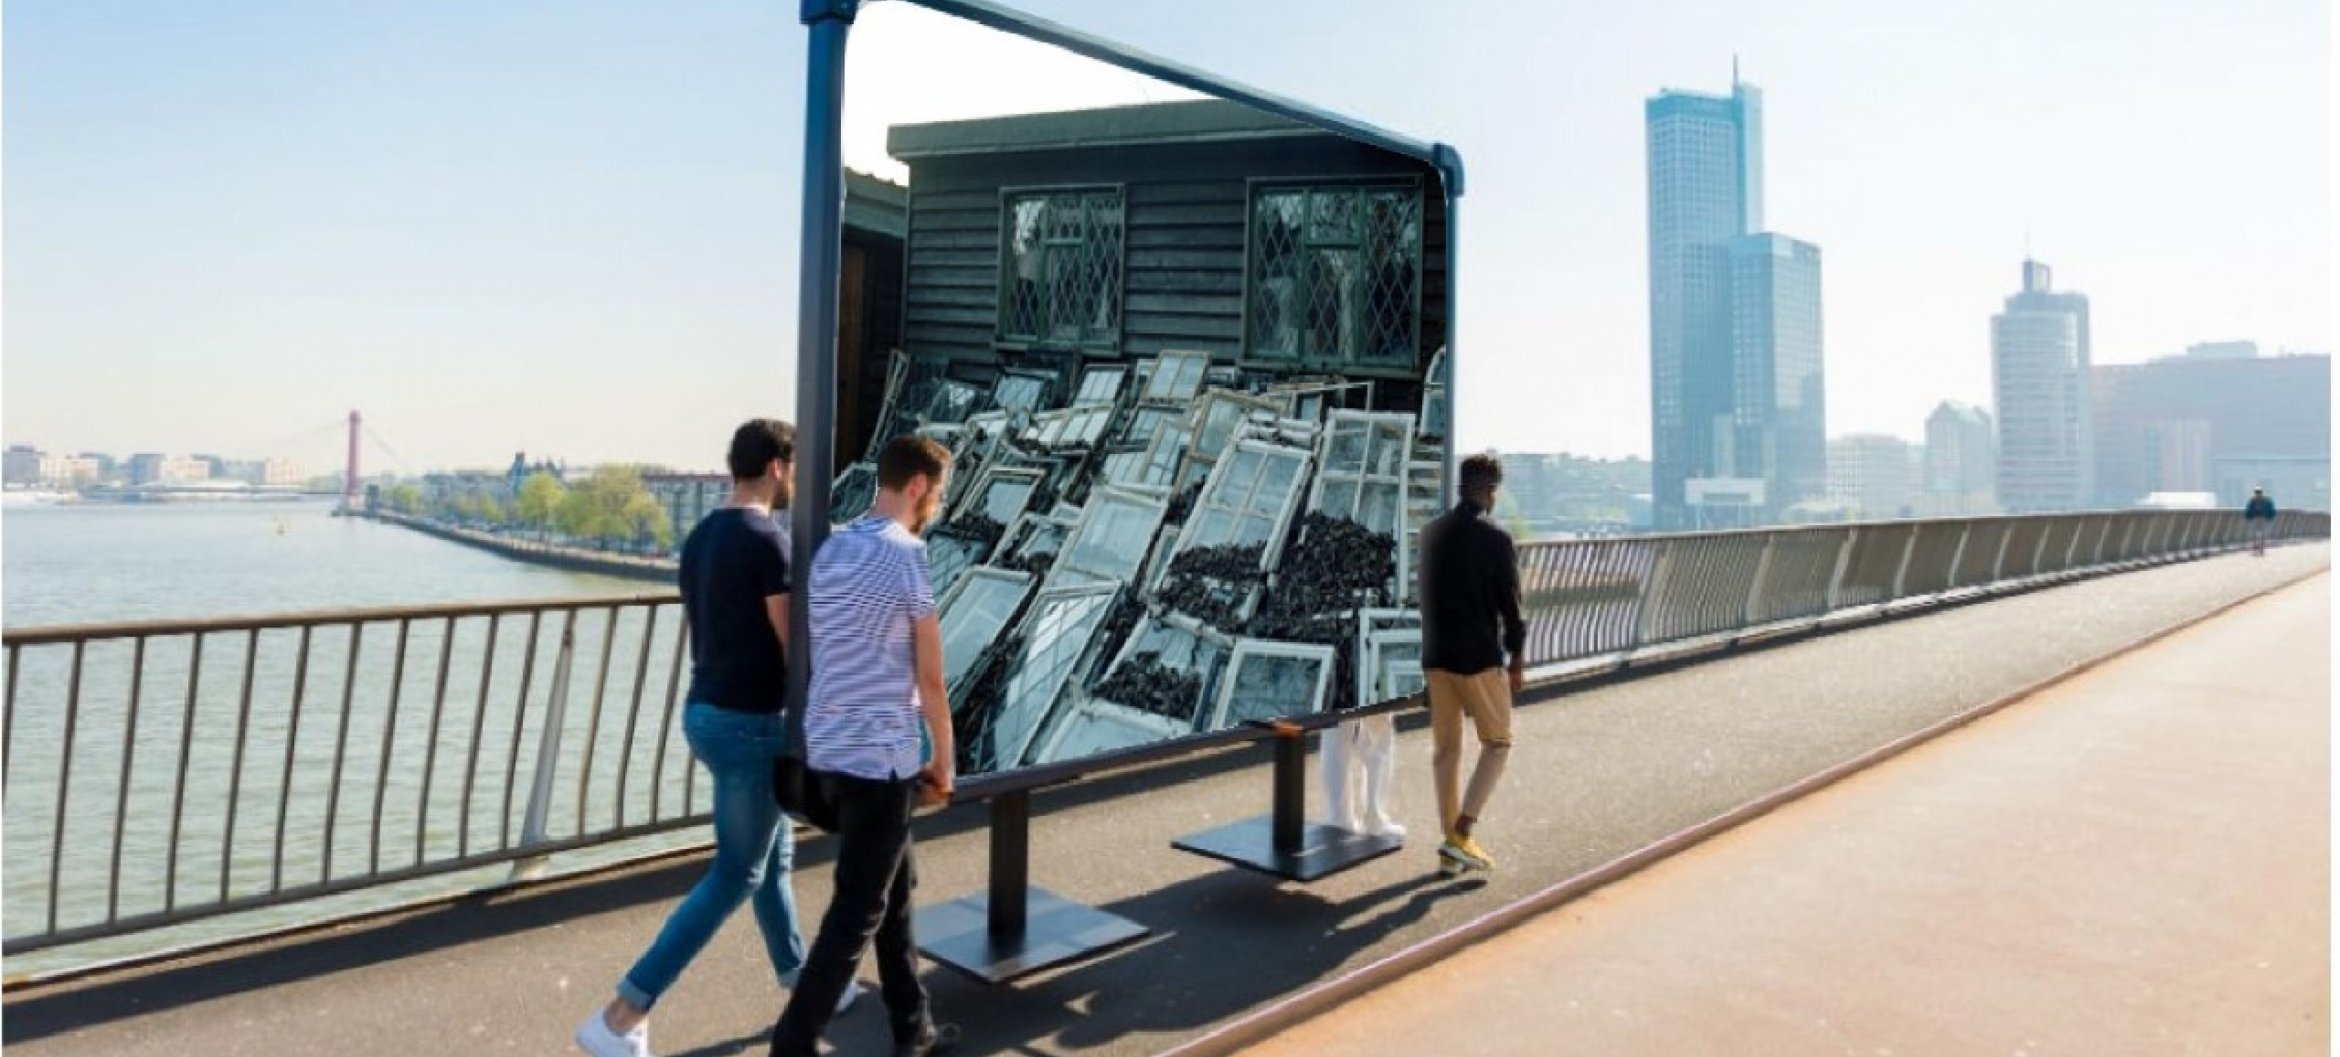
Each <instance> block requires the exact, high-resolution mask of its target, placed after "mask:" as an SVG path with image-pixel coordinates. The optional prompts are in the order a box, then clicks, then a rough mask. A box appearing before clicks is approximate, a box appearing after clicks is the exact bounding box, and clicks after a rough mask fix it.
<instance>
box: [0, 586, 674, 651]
mask: <svg viewBox="0 0 2340 1057" xmlns="http://www.w3.org/2000/svg"><path fill="white" fill-rule="evenodd" d="M681 597H682V596H681V593H680V592H679V591H648V592H632V593H618V594H600V595H572V596H567V597H554V598H521V599H508V600H503V601H487V602H433V603H424V604H422V605H400V606H363V607H356V608H349V609H305V610H296V611H293V612H290V613H253V614H243V615H229V616H222V617H202V618H177V619H171V618H165V619H161V620H122V621H105V622H100V623H92V624H41V625H35V626H33V627H27V628H9V629H6V630H5V631H0V646H10V647H12V646H46V645H55V644H59V643H69V642H74V641H76V640H78V641H83V642H89V641H96V640H102V639H134V638H161V637H163V636H166V635H192V634H195V633H197V632H201V633H204V634H207V635H208V634H214V633H218V632H228V631H275V630H278V629H281V628H303V627H310V628H313V627H321V626H324V625H327V624H372V623H379V622H387V621H393V620H441V619H445V618H448V617H491V616H509V615H512V614H516V613H517V614H526V613H549V612H554V611H557V610H564V609H608V608H613V607H624V606H658V605H668V604H671V603H674V602H676V601H679V600H680V599H681Z"/></svg>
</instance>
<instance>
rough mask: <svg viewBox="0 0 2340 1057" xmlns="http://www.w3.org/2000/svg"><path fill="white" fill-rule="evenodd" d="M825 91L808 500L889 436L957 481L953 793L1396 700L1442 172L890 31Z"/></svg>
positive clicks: (1126, 76)
mask: <svg viewBox="0 0 2340 1057" xmlns="http://www.w3.org/2000/svg"><path fill="white" fill-rule="evenodd" d="M849 70H850V72H849V75H848V81H847V90H846V100H847V111H846V115H847V117H846V127H845V143H846V158H847V168H848V173H847V185H848V198H847V208H846V225H847V227H846V243H847V247H846V249H847V253H846V257H845V275H844V285H843V291H842V293H843V299H842V302H843V303H842V310H843V311H842V316H843V325H842V332H841V334H840V339H841V340H840V356H841V361H842V362H841V363H840V370H839V374H840V394H839V397H840V399H839V420H840V433H841V440H840V444H839V452H840V466H839V469H838V474H837V477H836V482H835V494H834V500H833V507H832V509H833V511H834V516H835V518H836V519H837V520H844V519H846V518H849V517H851V516H854V515H855V514H858V513H859V512H860V511H861V510H863V509H864V508H865V507H866V506H867V504H868V502H869V500H870V498H871V496H872V494H873V492H874V489H875V486H876V474H875V471H874V467H873V466H872V465H871V464H870V462H869V461H868V458H869V457H870V456H872V455H874V452H875V450H876V449H877V447H878V446H880V445H882V444H883V443H884V442H885V441H886V440H887V439H889V438H891V437H894V436H898V435H902V434H906V433H917V434H922V435H925V436H928V437H931V438H933V439H935V440H937V441H939V442H941V443H942V444H943V445H944V446H946V447H947V448H949V449H950V451H951V452H952V453H953V455H954V459H955V462H954V469H953V473H952V477H951V481H950V487H949V491H948V494H947V496H946V501H945V505H944V510H943V514H942V516H941V517H940V518H939V520H938V521H937V523H936V524H935V525H934V526H933V527H932V528H931V529H930V530H929V531H928V534H927V537H926V542H927V547H928V558H929V562H930V567H931V575H932V580H933V585H934V588H935V591H936V595H937V598H938V599H939V601H940V606H941V623H942V629H943V637H944V653H945V656H946V666H947V671H948V680H949V687H950V693H951V702H952V706H953V711H954V718H955V721H956V723H957V730H958V742H959V745H960V752H961V759H960V761H959V765H960V770H961V773H962V774H965V775H975V774H984V773H993V772H999V771H1005V770H1011V769H1014V768H1018V767H1025V766H1031V765H1037V764H1046V763H1054V762H1059V761H1065V760H1073V759H1078V758H1082V757H1088V756H1093V755H1096V754H1099V753H1105V752H1111V751H1114V750H1118V749H1123V748H1128V747H1131V746H1135V745H1140V744H1144V743H1148V742H1153V741H1156V740H1160V739H1165V738H1174V737H1179V736H1182V735H1187V734H1193V733H1197V732H1203V731H1210V730H1216V729H1220V728H1223V727H1227V726H1230V725H1234V724H1239V723H1244V722H1248V721H1253V720H1261V719H1270V718H1276V717H1282V716H1291V715H1298V714H1307V713H1314V712H1319V711H1323V710H1326V709H1345V708H1350V707H1354V706H1356V705H1358V704H1360V703H1371V702H1376V701H1382V700H1387V699H1390V698H1394V697H1399V696H1405V695H1410V694H1412V693H1415V692H1417V691H1418V690H1419V689H1420V687H1421V684H1422V672H1421V665H1420V656H1421V650H1420V631H1419V622H1418V619H1417V617H1416V616H1415V612H1414V608H1413V601H1414V597H1413V596H1414V581H1415V570H1414V555H1415V547H1416V542H1417V539H1416V537H1417V534H1418V532H1419V529H1420V527H1421V525H1422V524H1423V523H1425V522H1426V521H1427V520H1429V519H1430V518H1431V517H1434V516H1435V515H1436V514H1437V513H1438V508H1439V503H1440V495H1441V492H1440V484H1441V477H1440V473H1441V467H1442V465H1443V462H1444V457H1445V445H1446V443H1447V437H1446V435H1447V432H1448V430H1447V423H1446V418H1447V414H1446V410H1445V408H1446V404H1445V399H1444V393H1443V391H1442V390H1441V388H1440V386H1439V385H1438V384H1437V379H1439V378H1442V377H1443V374H1442V373H1441V372H1440V367H1441V364H1440V360H1441V358H1442V356H1443V355H1444V350H1443V345H1444V340H1445V339H1444V335H1445V333H1446V324H1445V311H1446V290H1447V286H1446V275H1445V243H1444V237H1445V202H1446V197H1445V193H1444V191H1443V189H1442V188H1441V186H1440V183H1439V176H1438V173H1437V171H1436V170H1435V169H1433V168H1432V167H1431V166H1429V165H1428V164H1426V163H1424V162H1423V161H1420V160H1418V159H1416V158H1413V157H1408V156H1404V155H1400V154H1397V153H1393V152H1390V151H1386V150H1383V149H1380V148H1377V147H1374V146H1371V145H1367V144H1364V143H1361V142H1358V141H1355V140H1352V139H1349V138H1346V137H1343V136H1340V135H1336V134H1333V133H1330V132H1326V131H1323V130H1320V129H1318V128H1315V127H1313V126H1310V125H1306V124H1302V123H1299V122H1295V121H1292V120H1289V119H1287V118H1284V117H1279V116H1276V115H1273V114H1269V113H1265V112H1262V111H1259V110H1256V109H1253V108H1251V107H1248V106H1245V105H1243V104H1240V103H1236V102H1232V101H1227V100H1221V99H1210V98H1203V97H1199V96H1196V95H1195V94H1194V93H1191V92H1187V91H1184V90H1182V89H1177V88H1173V87H1171V86H1168V85H1165V84H1160V83H1158V82H1152V81H1150V80H1148V79H1146V78H1143V77H1141V76H1139V75H1136V74H1132V73H1129V72H1126V71H1122V70H1119V69H1115V68H1112V67H1108V66H1105V65H1104V64H1100V63H1095V62H1092V61H1091V60H1088V59H1085V58H1080V57H1078V56H1074V55H1071V54H1069V53H1065V52H1061V51H1058V50H1056V49H1054V48H1051V47H1048V46H1046V45H1041V44H1035V43H1032V42H1029V41H1025V40H1022V39H1019V38H1013V37H1007V36H1004V35H999V34H995V33H993V32H992V31H989V30H986V29H982V28H980V27H976V26H973V25H970V24H966V23H962V22H959V21H957V20H955V19H952V18H949V17H947V16H942V15H937V14H934V13H931V12H926V11H923V10H920V9H915V8H906V7H893V6H890V5H878V6H873V7H871V8H867V9H865V17H864V19H863V20H862V22H861V24H860V25H858V26H857V27H856V29H855V31H854V55H853V60H852V62H851V64H850V66H849Z"/></svg>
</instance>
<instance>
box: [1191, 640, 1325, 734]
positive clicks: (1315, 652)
mask: <svg viewBox="0 0 2340 1057" xmlns="http://www.w3.org/2000/svg"><path fill="white" fill-rule="evenodd" d="M1332 670H1333V648H1332V647H1330V646H1319V645H1312V644H1307V643H1298V642H1271V641H1268V640H1266V639H1243V640H1241V641H1239V642H1237V643H1236V644H1235V656H1234V657H1233V659H1231V660H1229V661H1228V662H1227V678H1226V679H1224V680H1222V681H1221V683H1220V685H1219V702H1218V707H1217V708H1215V709H1213V710H1212V715H1211V722H1210V723H1209V724H1208V725H1207V726H1205V727H1204V728H1203V729H1205V730H1222V729H1225V728H1227V727H1232V726H1235V725H1236V724H1238V723H1249V722H1253V721H1255V720H1268V719H1283V718H1286V717H1290V716H1305V715H1309V714H1311V713H1314V712H1317V711H1320V710H1322V709H1323V708H1324V691H1325V687H1326V686H1327V685H1328V684H1329V683H1330V682H1331V680H1332Z"/></svg>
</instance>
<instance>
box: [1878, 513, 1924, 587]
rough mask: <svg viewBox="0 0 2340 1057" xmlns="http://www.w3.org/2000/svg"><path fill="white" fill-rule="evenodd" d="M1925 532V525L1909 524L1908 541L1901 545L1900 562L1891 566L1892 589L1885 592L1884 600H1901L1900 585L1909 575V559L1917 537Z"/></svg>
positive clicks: (1913, 553)
mask: <svg viewBox="0 0 2340 1057" xmlns="http://www.w3.org/2000/svg"><path fill="white" fill-rule="evenodd" d="M1925 534H1926V529H1925V526H1923V525H1919V524H1915V523H1912V524H1911V525H1910V526H1909V542H1907V543H1904V544H1902V545H1901V564H1899V565H1896V566H1894V567H1893V590H1891V591H1888V592H1886V594H1885V601H1887V602H1889V603H1890V602H1899V601H1901V586H1902V583H1903V582H1904V580H1906V579H1907V577H1908V576H1909V559H1910V558H1911V556H1913V555H1915V554H1916V553H1917V545H1918V538H1919V537H1921V536H1924V535H1925Z"/></svg>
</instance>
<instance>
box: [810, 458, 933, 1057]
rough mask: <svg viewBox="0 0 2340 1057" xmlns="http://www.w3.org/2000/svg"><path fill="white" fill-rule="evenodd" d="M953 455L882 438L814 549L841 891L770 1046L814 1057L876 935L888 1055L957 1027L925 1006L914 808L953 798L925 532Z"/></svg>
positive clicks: (820, 729)
mask: <svg viewBox="0 0 2340 1057" xmlns="http://www.w3.org/2000/svg"><path fill="white" fill-rule="evenodd" d="M950 466H951V456H950V453H949V452H947V451H945V450H943V447H942V446H941V445H939V444H936V443H935V442H933V441H931V440H928V439H926V438H924V437H916V436H908V437H897V438H895V439H894V440H892V441H891V442H889V443H887V445H886V446H885V450H884V451H882V452H881V453H879V455H878V466H877V471H878V493H877V498H876V499H875V501H873V502H872V503H871V504H870V508H869V513H868V514H866V515H864V516H862V517H861V518H860V519H858V520H856V521H854V522H853V523H852V524H849V525H846V526H845V527H844V528H842V529H839V530H838V531H837V534H836V535H834V536H832V537H830V538H829V540H828V542H826V543H824V544H822V545H821V548H820V552H819V554H818V555H816V556H815V557H814V559H813V568H812V575H811V578H810V580H809V587H808V589H807V591H806V604H807V605H809V606H811V607H812V609H811V611H810V612H809V613H808V614H807V616H808V617H809V619H810V625H811V629H812V631H811V634H812V665H813V667H812V685H811V686H810V688H809V689H808V690H807V691H806V708H805V714H804V740H805V766H806V767H807V768H808V769H809V770H810V771H811V772H812V777H813V780H815V781H819V782H821V783H823V784H824V786H825V787H826V788H827V790H828V791H829V793H830V795H831V797H832V799H833V800H834V801H835V802H836V804H837V819H838V826H837V866H836V881H837V894H836V896H835V897H834V898H833V899H832V900H831V901H830V903H829V910H828V913H827V914H826V915H824V916H823V917H822V918H821V931H820V935H819V936H818V937H817V938H815V939H814V941H813V947H812V955H811V957H810V958H809V959H808V960H807V961H806V964H805V970H804V979H803V981H802V982H801V983H799V984H798V986H797V988H796V990H795V992H794V993H793V994H792V995H790V997H789V1001H788V1008H787V1010H786V1011H785V1012H783V1013H782V1014H781V1015H780V1022H779V1023H778V1024H776V1025H774V1026H773V1028H772V1054H773V1055H774V1057H813V1053H814V1050H815V1047H816V1046H818V1044H819V1042H820V1038H821V1036H822V1035H823V1034H824V1033H826V1032H827V1030H828V1026H829V1020H830V1017H831V1016H832V1015H833V1013H834V1010H835V1007H836V1003H837V996H838V995H839V994H840V993H841V992H842V991H843V989H844V988H845V987H846V985H847V984H848V983H849V982H850V981H851V979H852V976H853V970H854V967H855V966H856V965H858V964H859V963H860V961H861V955H862V953H863V952H864V951H865V950H867V949H868V947H869V945H870V941H871V940H872V939H873V938H874V939H875V940H876V941H877V968H878V980H879V982H880V993H881V994H883V995H884V996H885V1000H886V1012H887V1014H888V1016H889V1017H890V1018H891V1020H892V1026H893V1032H894V1052H895V1054H896V1055H897V1057H926V1055H928V1054H935V1053H940V1052H942V1051H943V1050H945V1049H947V1048H949V1047H950V1046H951V1045H952V1044H953V1043H955V1042H956V1041H957V1040H958V1029H957V1028H956V1027H954V1026H951V1025H939V1026H938V1025H936V1024H935V1023H934V1019H933V1016H932V1014H931V1013H930V1011H929V1010H928V1009H927V1000H926V989H925V987H923V986H922V985H920V983H919V982H918V962H917V957H918V955H917V943H916V941H915V939H914V938H913V937H912V935H911V917H910V891H911V888H912V886H913V885H914V884H915V883H916V877H917V868H916V866H915V865H914V864H913V857H912V853H911V841H910V816H911V813H912V812H913V811H915V810H916V809H917V808H918V806H919V805H920V804H939V803H943V802H945V801H947V800H948V799H949V798H950V793H951V773H952V766H951V761H952V759H953V746H952V740H951V709H950V701H949V699H948V698H946V697H945V696H944V692H943V665H942V661H943V656H942V630H941V628H940V626H939V625H938V624H937V622H936V619H935V602H934V589H933V587H932V586H931V585H930V584H929V582H928V580H927V568H926V544H924V543H923V542H921V541H920V540H919V538H918V537H919V534H920V533H922V532H924V531H926V526H927V525H928V524H930V523H932V522H933V521H934V518H935V515H936V513H937V512H938V511H939V510H940V508H941V506H942V496H943V491H944V486H945V484H946V483H947V481H948V479H949V476H950ZM922 733H923V735H924V741H925V742H927V743H930V744H931V745H932V747H933V756H932V758H931V760H929V759H926V758H924V756H923V753H922V746H921V741H922V739H921V734H922Z"/></svg>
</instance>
